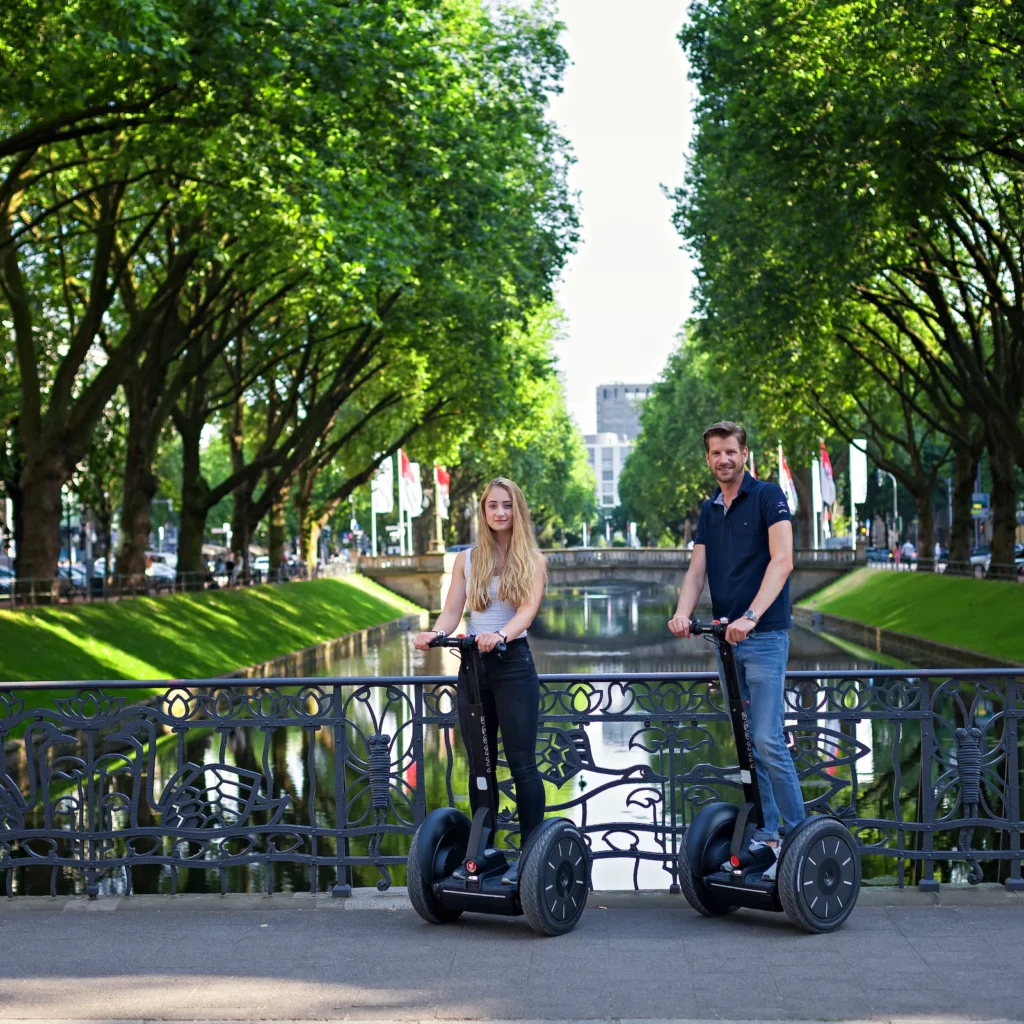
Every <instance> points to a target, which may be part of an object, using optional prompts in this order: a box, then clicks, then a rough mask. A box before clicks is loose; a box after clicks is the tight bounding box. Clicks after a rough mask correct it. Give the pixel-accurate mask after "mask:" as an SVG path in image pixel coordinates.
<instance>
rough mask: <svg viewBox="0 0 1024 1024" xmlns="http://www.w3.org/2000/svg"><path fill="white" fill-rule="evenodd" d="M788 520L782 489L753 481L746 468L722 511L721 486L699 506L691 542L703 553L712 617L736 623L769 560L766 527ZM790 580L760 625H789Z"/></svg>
mask: <svg viewBox="0 0 1024 1024" xmlns="http://www.w3.org/2000/svg"><path fill="white" fill-rule="evenodd" d="M790 519H792V516H791V515H790V514H789V505H788V504H787V503H786V496H785V495H784V494H783V493H782V488H781V487H780V486H779V485H778V484H775V483H772V482H771V481H769V480H755V479H754V478H753V477H752V476H751V475H750V474H749V473H747V472H744V474H743V482H742V483H741V484H740V489H739V491H738V492H737V494H736V497H735V498H733V501H732V505H731V507H730V508H729V509H726V507H725V502H724V501H723V500H722V488H721V487H716V488H715V493H714V494H712V495H711V497H710V498H708V499H707V500H706V501H705V502H704V504H703V505H701V508H700V518H699V519H698V520H697V534H696V536H695V537H694V538H693V542H694V544H703V545H704V550H705V552H706V554H707V564H708V586H709V587H710V588H711V608H712V611H713V612H714V614H715V618H716V619H721V618H725V617H727V618H728V619H729V621H730V622H735V621H736V620H737V619H739V618H741V617H742V616H743V613H744V612H745V611H746V610H747V609H748V608H749V607H750V603H751V601H753V600H754V598H755V597H756V596H757V592H758V591H759V590H760V589H761V583H762V582H763V581H764V574H765V570H766V569H767V568H768V563H769V562H770V561H771V557H772V556H771V551H770V550H769V548H768V527H769V526H773V525H774V524H775V523H781V522H783V521H785V520H790ZM791 624H792V623H791V619H790V614H789V580H786V583H785V586H783V588H782V590H781V591H780V593H779V596H778V597H776V598H775V600H774V601H773V602H772V603H771V607H769V609H768V610H767V611H766V612H765V613H764V615H762V616H761V619H760V621H759V622H758V624H757V628H758V629H789V627H790V625H791Z"/></svg>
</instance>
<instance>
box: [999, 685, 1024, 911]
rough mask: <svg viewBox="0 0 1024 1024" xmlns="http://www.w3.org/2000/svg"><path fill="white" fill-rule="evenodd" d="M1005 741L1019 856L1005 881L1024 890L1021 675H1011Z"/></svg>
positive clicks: (1013, 840) (1012, 836)
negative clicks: (1022, 866) (1023, 863)
mask: <svg viewBox="0 0 1024 1024" xmlns="http://www.w3.org/2000/svg"><path fill="white" fill-rule="evenodd" d="M1003 711H1004V714H1005V716H1006V717H1005V718H1004V719H1003V742H1004V743H1005V744H1006V783H1007V785H1006V790H1007V792H1006V820H1007V823H1008V826H1009V828H1008V833H1009V840H1010V851H1011V852H1012V853H1016V854H1018V856H1016V857H1014V858H1012V859H1011V860H1010V873H1009V875H1008V876H1007V878H1006V881H1005V882H1004V883H1003V884H1004V885H1005V886H1006V888H1007V889H1009V890H1010V891H1011V892H1024V878H1021V873H1020V860H1021V859H1020V856H1019V854H1020V748H1019V746H1018V736H1019V734H1020V729H1019V726H1018V724H1017V723H1018V722H1019V721H1020V716H1021V714H1022V712H1024V684H1022V683H1021V681H1020V677H1018V676H1007V679H1006V704H1005V706H1004V709H1003Z"/></svg>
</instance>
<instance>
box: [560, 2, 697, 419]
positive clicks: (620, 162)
mask: <svg viewBox="0 0 1024 1024" xmlns="http://www.w3.org/2000/svg"><path fill="white" fill-rule="evenodd" d="M558 6H559V14H560V17H561V20H562V21H563V22H564V23H565V25H566V31H565V33H564V34H563V36H562V44H563V45H564V46H565V48H566V49H567V50H568V53H569V58H570V60H571V64H570V67H569V69H568V71H567V72H566V76H565V90H564V92H563V93H562V95H560V96H557V97H555V99H554V100H553V102H552V106H551V114H552V116H553V118H554V120H555V121H556V122H557V123H558V125H559V127H560V128H561V130H562V133H563V134H564V135H565V136H566V137H567V138H568V139H569V141H570V143H571V144H572V147H573V150H574V152H575V155H576V164H575V166H574V167H573V169H572V172H571V174H570V184H571V187H572V188H573V190H574V191H578V192H579V193H580V208H581V211H580V212H581V222H582V223H581V227H582V231H581V235H582V238H581V243H580V246H579V249H578V251H577V252H576V254H575V255H574V256H573V257H571V259H570V262H569V264H568V266H567V268H566V270H565V272H564V273H563V275H562V280H561V282H560V284H559V286H558V290H557V296H558V301H559V303H560V305H561V306H562V308H563V309H564V311H565V313H566V316H567V321H568V322H567V326H566V331H565V336H564V338H563V339H562V340H561V341H560V342H559V343H558V345H557V352H558V357H559V365H560V368H561V370H562V373H563V375H564V378H565V384H566V398H567V402H568V405H569V411H570V412H571V413H572V414H573V416H574V417H575V419H576V422H577V423H578V424H579V426H580V428H581V429H582V430H583V432H584V433H593V431H594V430H595V429H596V422H595V420H596V410H595V401H594V389H595V388H596V387H597V386H598V385H599V384H604V383H607V382H608V381H623V382H625V383H638V384H643V383H648V382H651V381H654V380H656V379H657V378H658V375H659V374H660V373H661V371H662V369H663V367H664V365H665V361H666V359H667V358H668V355H669V353H670V352H671V350H672V349H673V347H674V346H675V344H676V340H675V339H676V335H677V333H678V332H679V329H680V327H681V326H682V324H683V322H684V321H685V320H686V318H687V316H688V315H689V311H690V308H691V302H690V292H691V290H692V288H693V276H692V271H691V269H690V261H689V260H688V258H687V256H686V254H685V253H683V252H682V251H681V249H680V238H679V236H678V234H677V233H676V231H675V228H674V227H673V226H672V222H671V219H670V218H671V214H672V203H671V202H670V201H669V200H668V199H667V198H666V197H665V196H664V194H663V193H662V189H661V186H662V185H666V186H668V187H669V188H675V187H676V186H678V185H680V184H681V183H682V181H683V174H684V166H685V156H686V152H687V149H688V147H689V140H690V133H691V127H692V120H691V114H690V111H691V107H692V96H693V94H694V90H693V86H692V85H691V84H690V83H689V82H688V81H687V79H686V62H685V60H684V57H683V52H682V49H681V48H680V46H679V43H678V42H677V41H676V33H677V32H678V31H679V29H680V27H681V26H682V24H683V21H684V18H685V12H686V6H687V5H686V0H559V5H558Z"/></svg>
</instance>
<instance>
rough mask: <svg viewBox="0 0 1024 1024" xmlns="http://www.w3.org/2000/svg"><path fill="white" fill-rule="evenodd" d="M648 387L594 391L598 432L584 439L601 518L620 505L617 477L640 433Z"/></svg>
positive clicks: (607, 387) (615, 385)
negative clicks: (642, 409) (595, 485)
mask: <svg viewBox="0 0 1024 1024" xmlns="http://www.w3.org/2000/svg"><path fill="white" fill-rule="evenodd" d="M651 387H652V385H650V384H623V383H622V382H621V381H619V382H616V383H613V384H601V385H600V386H599V387H598V388H597V394H596V398H597V433H596V434H587V435H585V436H584V438H583V440H584V443H585V444H586V446H587V456H588V458H589V459H590V465H591V466H592V467H593V469H594V475H595V476H596V477H597V504H598V507H599V508H600V510H601V513H602V514H603V515H604V516H606V517H607V516H608V515H609V514H610V513H611V511H612V509H613V508H615V506H616V505H618V504H619V476H620V475H621V474H622V467H623V465H624V463H625V461H626V458H627V457H628V455H629V453H630V452H631V451H632V450H633V442H634V441H635V440H636V438H637V436H638V435H639V433H640V403H641V402H642V401H643V400H644V399H645V398H647V397H648V396H649V395H650V393H651Z"/></svg>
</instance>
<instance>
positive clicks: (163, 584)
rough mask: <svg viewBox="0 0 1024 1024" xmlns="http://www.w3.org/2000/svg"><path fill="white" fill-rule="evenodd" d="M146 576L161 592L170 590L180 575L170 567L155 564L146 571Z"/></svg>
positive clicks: (159, 563) (161, 563)
mask: <svg viewBox="0 0 1024 1024" xmlns="http://www.w3.org/2000/svg"><path fill="white" fill-rule="evenodd" d="M146 575H147V576H148V577H149V578H150V579H151V580H152V581H153V586H154V589H156V590H157V591H161V590H170V589H171V587H172V586H174V580H175V578H176V577H177V575H178V574H177V573H176V572H175V571H174V570H173V569H172V568H171V567H170V566H169V565H164V563H163V562H154V563H153V564H152V565H151V566H149V568H148V569H146Z"/></svg>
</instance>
